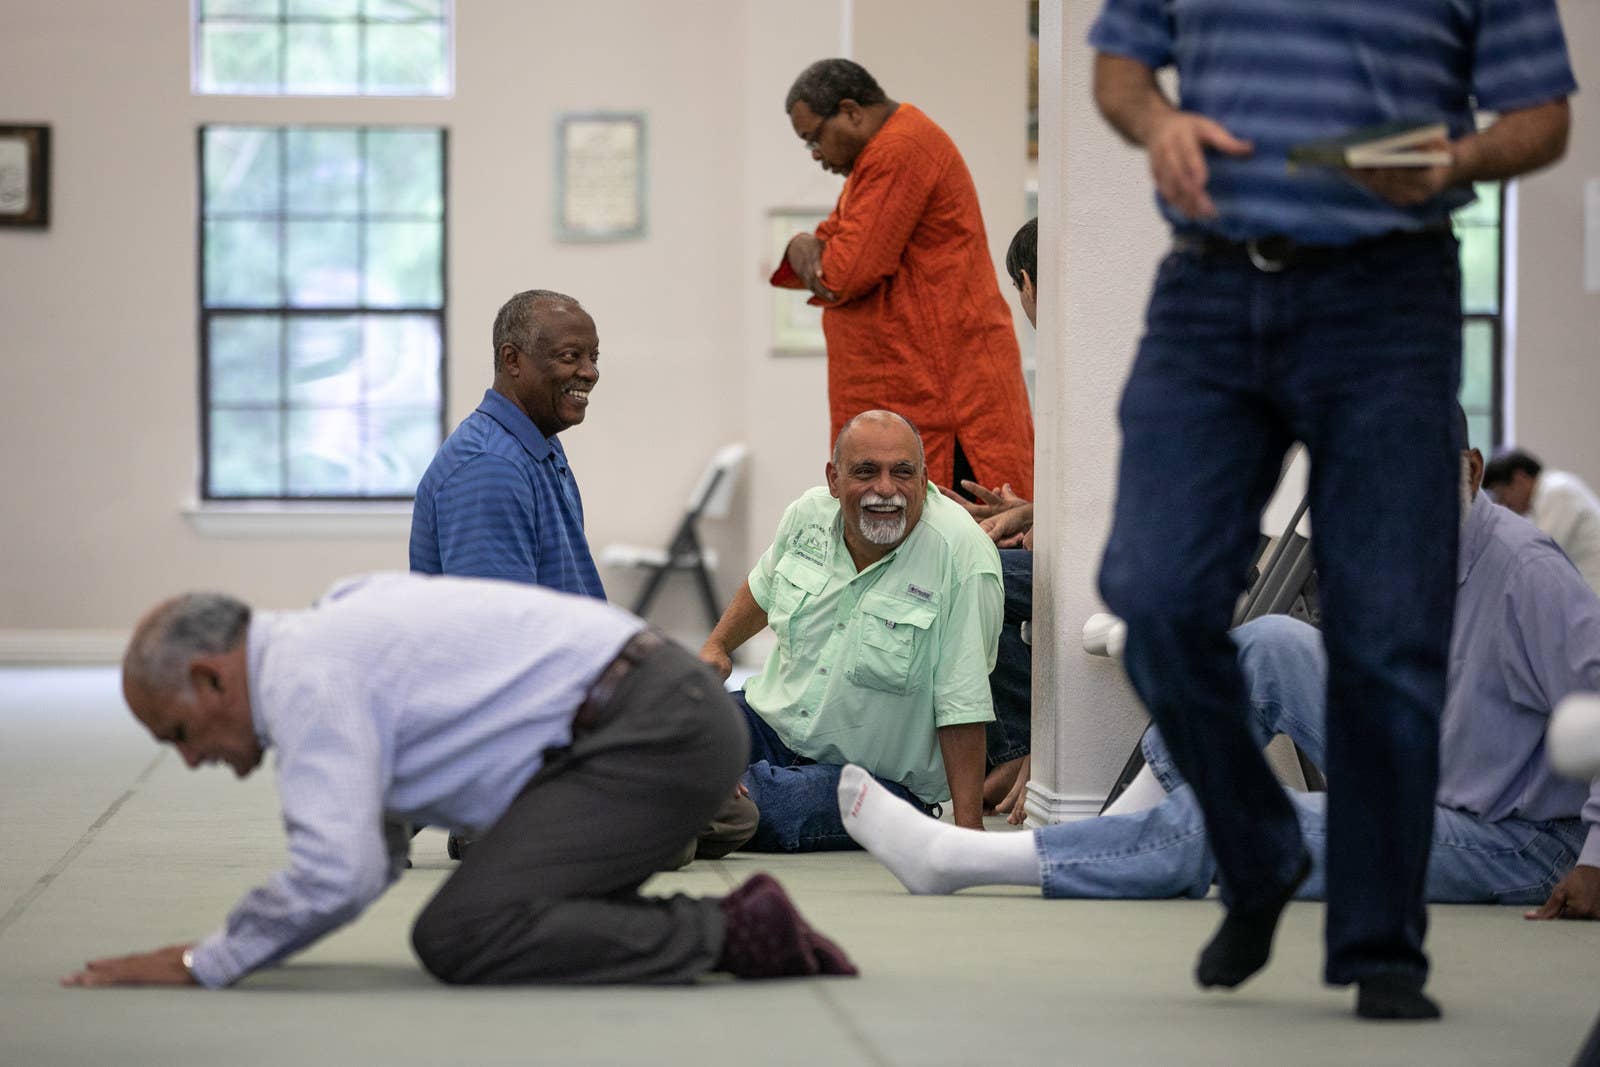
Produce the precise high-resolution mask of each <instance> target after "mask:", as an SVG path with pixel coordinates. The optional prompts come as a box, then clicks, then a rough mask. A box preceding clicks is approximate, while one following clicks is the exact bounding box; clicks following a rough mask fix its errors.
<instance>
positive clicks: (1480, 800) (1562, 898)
mask: <svg viewBox="0 0 1600 1067" xmlns="http://www.w3.org/2000/svg"><path fill="white" fill-rule="evenodd" d="M1463 421H1464V418H1463ZM1463 436H1464V434H1463ZM1462 461H1463V468H1464V469H1463V476H1462V487H1463V496H1464V497H1465V498H1466V499H1465V500H1464V502H1463V511H1462V522H1461V528H1460V539H1461V553H1460V559H1459V565H1458V571H1457V574H1458V582H1459V589H1458V592H1457V597H1456V611H1455V621H1454V626H1453V629H1452V632H1451V640H1450V669H1449V677H1448V691H1447V697H1446V701H1445V707H1444V714H1443V718H1442V721H1441V724H1440V746H1439V754H1440V768H1439V786H1438V794H1437V798H1438V799H1437V803H1436V807H1435V809H1434V830H1433V843H1432V847H1431V852H1430V855H1429V862H1428V874H1427V883H1426V894H1427V899H1428V900H1430V901H1433V902H1439V903H1463V904H1521V905H1533V907H1532V908H1531V910H1529V911H1528V912H1527V913H1526V916H1527V918H1529V919H1595V918H1600V781H1595V782H1573V781H1566V780H1563V779H1561V778H1559V777H1558V776H1557V775H1556V773H1555V771H1554V770H1553V769H1552V768H1551V766H1550V764H1549V761H1548V760H1547V759H1546V757H1545V748H1544V734H1545V728H1546V726H1547V725H1548V723H1549V719H1550V713H1551V709H1552V708H1554V707H1555V705H1556V704H1558V703H1559V702H1560V701H1561V699H1562V698H1563V697H1565V696H1566V695H1567V694H1568V693H1571V692H1574V691H1596V690H1600V598H1597V597H1596V596H1595V593H1594V592H1593V591H1592V590H1591V589H1590V588H1589V587H1588V585H1587V584H1585V582H1584V579H1583V576H1582V575H1581V574H1579V573H1578V570H1577V568H1576V567H1574V566H1573V565H1572V562H1571V561H1570V560H1568V559H1567V558H1566V556H1564V555H1563V554H1562V552H1561V550H1560V549H1559V548H1557V547H1556V544H1555V542H1553V541H1551V540H1550V539H1549V538H1548V537H1546V536H1545V535H1544V534H1542V533H1540V532H1539V530H1538V529H1537V528H1535V527H1534V526H1533V524H1531V523H1529V522H1527V521H1525V520H1523V519H1521V518H1519V517H1518V516H1516V515H1514V514H1512V513H1511V512H1510V511H1508V510H1506V509H1505V508H1502V507H1500V506H1498V505H1496V504H1493V503H1491V502H1490V501H1489V499H1488V498H1487V497H1486V496H1485V495H1484V494H1482V493H1480V492H1478V485H1479V482H1480V480H1481V478H1482V475H1483V457H1482V456H1481V455H1480V454H1479V453H1478V451H1477V450H1476V449H1471V450H1468V451H1466V452H1463V453H1462ZM1233 639H1234V643H1235V644H1236V645H1237V646H1238V649H1239V664H1240V667H1241V669H1242V671H1243V674H1244V678H1245V685H1246V689H1247V692H1248V694H1249V697H1250V707H1251V711H1252V714H1253V721H1252V723H1251V726H1252V728H1253V729H1254V731H1255V733H1256V736H1257V738H1258V739H1259V740H1260V742H1261V743H1262V744H1263V745H1264V744H1266V742H1267V741H1268V740H1269V739H1270V738H1271V737H1272V736H1273V735H1274V734H1278V733H1285V734H1288V735H1289V736H1290V737H1291V738H1293V739H1294V742H1295V744H1297V745H1298V746H1299V747H1300V750H1301V751H1302V752H1303V753H1305V755H1306V756H1307V757H1308V758H1310V759H1311V760H1312V762H1314V763H1316V764H1317V765H1318V766H1322V757H1323V754H1324V751H1325V748H1326V739H1325V733H1324V730H1323V715H1324V710H1325V693H1326V691H1327V685H1326V675H1327V670H1328V661H1327V656H1326V654H1325V653H1324V651H1323V647H1322V640H1321V636H1320V634H1318V632H1317V631H1316V630H1314V629H1313V628H1311V627H1310V626H1307V625H1306V624H1304V623H1302V622H1298V621H1296V620H1294V619H1290V618H1288V617H1286V616H1282V615H1269V616H1266V617H1264V618H1260V619H1256V620H1255V621H1253V622H1250V623H1247V624H1245V625H1244V626H1241V627H1240V628H1239V629H1237V630H1235V631H1234V633H1233ZM1144 752H1145V758H1146V761H1147V767H1146V770H1145V772H1141V775H1142V776H1143V775H1146V774H1152V773H1153V775H1154V778H1155V780H1156V781H1159V783H1160V786H1159V788H1155V789H1154V790H1153V799H1152V800H1151V801H1150V802H1149V803H1147V804H1145V805H1143V806H1141V804H1140V802H1138V801H1136V800H1133V798H1134V797H1135V795H1145V796H1152V793H1151V792H1150V791H1148V790H1147V786H1148V785H1153V784H1154V783H1151V782H1148V780H1141V779H1136V780H1135V783H1134V785H1133V786H1131V787H1130V788H1129V790H1128V791H1127V793H1125V794H1124V795H1123V798H1127V799H1128V800H1129V801H1132V802H1131V803H1130V802H1125V801H1124V799H1123V798H1119V800H1118V802H1117V803H1115V804H1113V805H1112V806H1111V808H1109V809H1108V810H1107V814H1106V815H1105V816H1102V817H1101V818H1097V819H1085V820H1081V821H1078V822H1068V823H1061V824H1058V825H1054V826H1047V827H1045V828H1044V829H1041V830H1038V831H1035V832H1034V833H1032V834H977V833H971V832H970V831H965V830H961V829H958V828H956V827H950V826H944V825H942V824H940V823H937V822H934V821H933V820H931V819H925V818H922V817H920V815H919V814H918V813H917V812H916V811H915V810H914V809H912V808H911V807H910V806H909V805H906V804H904V803H902V802H900V801H899V800H897V799H896V798H895V797H893V796H892V795H890V794H889V793H888V792H886V791H884V790H883V789H882V788H881V787H879V786H878V785H877V784H876V783H875V782H873V780H872V778H871V777H870V776H868V775H866V774H865V773H863V772H862V771H861V770H860V768H856V767H846V768H845V770H844V774H843V776H842V778H841V780H840V783H839V805H840V811H841V813H842V814H843V816H844V825H845V829H846V830H848V831H849V833H850V835H851V836H852V837H854V838H855V839H856V840H857V841H859V842H860V843H861V844H862V845H864V846H865V847H866V848H867V849H869V850H870V851H871V852H872V854H873V855H874V856H875V857H877V858H878V859H879V860H881V861H882V862H883V863H884V864H885V865H886V866H887V867H888V868H889V869H890V870H891V871H893V872H894V874H895V876H896V877H898V878H899V879H900V881H901V882H903V883H904V884H905V886H906V888H907V889H909V890H911V891H912V892H913V893H953V892H955V891H956V890H958V889H965V888H968V887H970V886H977V885H1030V886H1039V887H1040V889H1041V890H1042V891H1043V893H1044V895H1045V896H1047V897H1110V898H1128V897H1177V896H1189V897H1203V896H1205V895H1206V893H1207V892H1208V891H1209V890H1210V888H1211V884H1212V881H1213V878H1214V876H1215V873H1216V863H1215V861H1214V859H1213V858H1212V855H1211V850H1210V847H1209V846H1208V844H1207V842H1206V835H1205V825H1204V823H1203V821H1202V819H1201V814H1200V806H1199V804H1198V803H1196V801H1195V798H1194V793H1193V791H1192V790H1191V788H1190V787H1189V786H1188V785H1187V784H1186V783H1185V782H1184V781H1183V779H1182V778H1181V777H1180V776H1179V775H1178V773H1177V771H1176V769H1175V768H1174V767H1173V766H1172V761H1171V759H1170V758H1169V757H1168V755H1167V752H1166V747H1165V745H1164V744H1163V743H1162V741H1161V739H1160V736H1159V732H1158V731H1156V730H1151V731H1149V732H1148V733H1147V734H1146V735H1145V740H1144ZM1338 787H1339V785H1338V783H1337V782H1335V781H1330V782H1329V788H1330V789H1337V788H1338ZM1155 799H1159V802H1158V803H1157V802H1154V800H1155ZM1290 799H1291V800H1292V801H1293V804H1294V808H1295V812H1296V815H1297V816H1298V818H1299V822H1300V831H1301V833H1302V834H1303V835H1304V837H1305V841H1306V845H1307V847H1308V848H1309V849H1310V851H1311V853H1312V858H1313V867H1312V870H1311V872H1310V876H1309V877H1308V878H1307V879H1306V881H1305V882H1304V884H1302V885H1301V886H1300V889H1299V891H1298V893H1297V894H1296V895H1297V896H1299V897H1302V898H1313V899H1321V898H1322V896H1323V886H1324V884H1325V883H1324V866H1323V865H1324V857H1325V855H1326V850H1325V847H1324V846H1325V845H1326V840H1327V824H1326V818H1325V813H1326V800H1327V794H1325V793H1291V794H1290ZM1269 948H1270V934H1269V940H1268V942H1267V945H1266V946H1264V947H1263V959H1262V961H1261V962H1262V963H1264V962H1265V952H1266V951H1267V949H1269Z"/></svg>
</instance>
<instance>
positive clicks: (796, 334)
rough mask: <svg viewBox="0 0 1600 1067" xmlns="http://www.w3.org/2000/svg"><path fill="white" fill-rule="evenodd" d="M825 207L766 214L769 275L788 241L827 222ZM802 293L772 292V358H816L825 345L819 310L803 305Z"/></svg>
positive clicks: (806, 296) (776, 210)
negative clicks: (769, 263) (770, 263)
mask: <svg viewBox="0 0 1600 1067" xmlns="http://www.w3.org/2000/svg"><path fill="white" fill-rule="evenodd" d="M828 215H829V209H828V208H825V207H780V208H773V209H772V210H771V211H769V212H767V220H768V221H767V229H768V233H769V235H770V236H769V238H768V240H769V250H770V252H771V255H772V266H771V268H770V269H769V270H768V271H767V273H769V274H770V273H771V270H772V269H776V268H777V266H778V264H779V263H781V262H782V261H783V253H784V250H785V249H787V248H788V247H789V240H790V239H791V238H792V237H794V235H795V234H797V233H810V232H811V231H813V230H815V229H816V228H817V223H819V222H821V221H822V220H823V219H825V218H827V217H828ZM810 299H811V293H810V292H809V291H808V290H805V289H773V290H772V354H773V355H775V356H820V355H822V354H823V353H824V352H826V351H827V348H828V343H827V341H826V340H824V338H823V336H822V309H821V308H819V307H813V306H812V305H811V304H808V303H807V301H808V300H810Z"/></svg>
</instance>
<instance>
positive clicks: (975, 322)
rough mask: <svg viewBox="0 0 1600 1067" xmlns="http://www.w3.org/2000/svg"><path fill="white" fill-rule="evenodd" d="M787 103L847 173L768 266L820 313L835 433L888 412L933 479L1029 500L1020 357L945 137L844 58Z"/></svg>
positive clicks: (806, 74) (960, 167)
mask: <svg viewBox="0 0 1600 1067" xmlns="http://www.w3.org/2000/svg"><path fill="white" fill-rule="evenodd" d="M785 107H786V108H787V109H788V112H789V121H790V123H791V124H792V125H793V126H794V132H795V133H796V134H797V135H798V136H799V137H800V139H801V141H803V142H804V143H805V145H806V147H807V148H809V149H810V151H811V158H812V159H814V160H816V161H817V162H818V163H820V164H821V165H822V167H823V169H825V170H828V171H830V172H832V173H835V174H843V175H845V176H846V180H845V184H844V189H843V190H842V191H841V192H840V194H839V203H838V205H837V206H836V207H835V208H834V210H833V214H831V215H829V216H828V218H827V219H826V220H825V221H824V222H823V223H822V224H821V225H820V226H818V227H817V231H816V233H815V234H809V233H801V234H796V235H795V237H794V238H793V239H792V240H791V241H790V242H789V246H788V249H787V251H786V253H785V256H784V262H783V264H782V265H781V266H780V267H779V268H778V270H777V271H776V272H775V273H774V274H773V276H772V284H773V285H776V286H781V287H784V288H793V289H810V290H811V292H812V294H813V295H812V299H811V303H812V304H815V305H818V306H820V307H821V308H823V313H822V330H823V333H824V335H825V336H826V337H827V341H828V407H829V410H830V413H831V415H832V422H833V430H832V433H833V435H835V436H837V434H838V432H839V428H840V427H841V426H842V425H844V423H845V421H846V420H847V419H849V418H851V417H852V416H854V415H857V414H860V413H861V412H863V411H869V410H872V409H875V408H886V409H889V410H891V411H894V412H897V413H898V414H901V415H904V416H905V417H906V418H908V419H910V420H911V421H913V422H915V423H916V425H917V429H919V430H920V431H921V432H922V440H923V443H924V446H925V448H926V450H927V466H928V476H929V477H930V478H932V479H933V480H934V481H935V482H937V483H939V484H940V485H947V486H948V485H958V484H959V483H957V482H956V481H955V479H956V478H960V477H967V478H972V479H974V480H975V481H977V482H980V483H981V484H983V485H985V486H1000V485H1002V484H1009V485H1010V486H1011V488H1012V490H1013V491H1014V492H1016V493H1017V494H1018V495H1019V496H1021V497H1023V498H1024V499H1032V497H1033V416H1032V415H1031V414H1030V413H1029V410H1028V391H1027V386H1026V385H1025V384H1024V383H1023V379H1022V357H1021V353H1020V352H1019V350H1018V348H1017V337H1016V332H1015V331H1014V329H1013V328H1012V324H1011V312H1010V310H1009V309H1008V308H1007V307H1006V303H1005V300H1004V298H1002V297H1001V295H1000V287H999V284H998V282H997V281H996V277H995V269H994V264H993V262H992V261H991V260H990V258H989V243H988V238H987V237H986V235H985V234H984V229H983V216H982V215H981V214H980V212H979V210H978V194H977V190H976V189H975V188H974V187H973V184H972V176H971V175H970V174H969V173H968V172H967V165H966V163H965V162H964V161H963V160H962V158H961V153H960V152H958V151H957V150H956V146H955V143H954V142H953V141H951V140H950V137H949V136H948V135H947V134H946V133H945V132H944V131H943V130H942V129H940V128H939V127H938V126H937V125H935V124H934V123H933V121H932V120H931V119H929V118H928V116H926V115H924V114H923V113H922V112H921V111H919V110H917V108H915V107H913V106H912V105H910V104H901V103H897V102H895V101H893V100H890V99H889V98H888V97H887V96H886V95H885V94H884V92H883V90H882V89H881V88H879V86H878V83H877V82H876V81H875V80H873V77H872V75H871V74H868V73H867V71H866V70H865V69H863V68H862V67H861V66H860V65H859V64H857V63H852V62H851V61H850V60H848V59H824V60H820V61H818V62H816V63H813V64H812V65H811V66H809V67H807V68H806V69H805V70H804V71H803V72H802V73H801V74H800V76H799V77H798V78H797V79H795V83H794V85H793V87H791V88H790V90H789V96H788V100H787V101H786V103H785ZM963 459H964V460H965V466H963V463H962V460H963ZM969 471H970V473H969Z"/></svg>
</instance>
